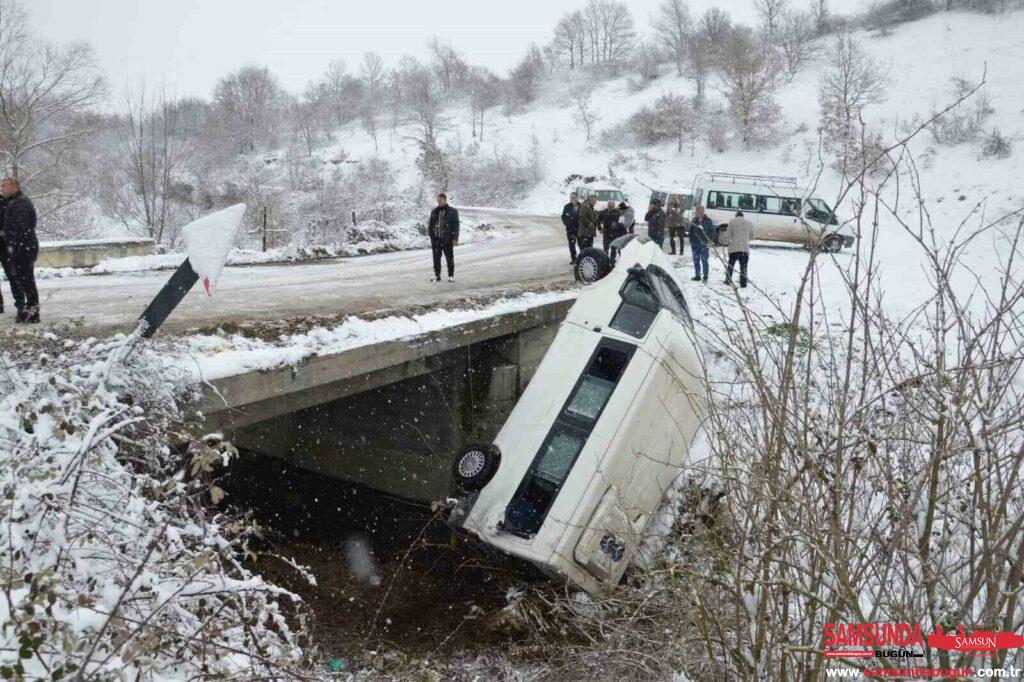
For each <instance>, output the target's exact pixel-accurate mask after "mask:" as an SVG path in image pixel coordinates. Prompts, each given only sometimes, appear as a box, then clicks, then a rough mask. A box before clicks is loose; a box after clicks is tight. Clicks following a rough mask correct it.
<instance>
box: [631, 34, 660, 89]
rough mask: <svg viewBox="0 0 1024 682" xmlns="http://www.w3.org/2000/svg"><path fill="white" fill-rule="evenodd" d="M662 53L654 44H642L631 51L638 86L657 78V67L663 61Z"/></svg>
mask: <svg viewBox="0 0 1024 682" xmlns="http://www.w3.org/2000/svg"><path fill="white" fill-rule="evenodd" d="M662 54H663V53H662V51H661V50H660V49H659V48H658V46H657V45H656V44H655V43H649V42H644V43H640V44H639V45H637V47H636V49H635V50H634V51H633V64H634V67H635V69H636V74H637V75H638V76H639V77H640V86H641V87H643V86H644V85H646V83H647V81H650V80H653V79H655V78H657V77H658V66H659V65H660V64H661V62H662V61H663V57H662Z"/></svg>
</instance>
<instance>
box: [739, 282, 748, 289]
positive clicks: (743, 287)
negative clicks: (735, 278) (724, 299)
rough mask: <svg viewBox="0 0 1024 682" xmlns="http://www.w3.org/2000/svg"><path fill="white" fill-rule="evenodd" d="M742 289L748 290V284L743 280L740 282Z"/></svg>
mask: <svg viewBox="0 0 1024 682" xmlns="http://www.w3.org/2000/svg"><path fill="white" fill-rule="evenodd" d="M740 288H741V289H746V288H747V283H746V282H744V281H743V280H740Z"/></svg>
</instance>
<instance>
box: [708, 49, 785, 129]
mask: <svg viewBox="0 0 1024 682" xmlns="http://www.w3.org/2000/svg"><path fill="white" fill-rule="evenodd" d="M721 72H722V84H723V92H724V94H725V98H726V101H727V102H728V105H729V109H730V112H731V113H732V118H733V123H734V124H735V126H736V131H737V132H738V133H739V135H740V139H741V140H742V141H743V144H744V146H746V147H755V146H761V145H763V144H765V143H766V142H768V141H770V140H771V139H772V138H773V137H774V133H775V128H776V125H777V123H778V121H779V119H780V116H781V114H780V110H779V105H778V104H777V103H776V102H775V93H776V90H777V89H778V85H779V76H780V64H779V59H778V57H777V56H776V53H775V51H774V50H772V49H770V48H769V47H768V46H766V45H764V44H763V43H761V42H760V41H759V40H758V39H757V37H756V36H755V35H754V34H753V33H752V32H751V31H750V30H749V29H736V30H735V31H733V33H732V35H731V36H730V38H729V40H727V41H726V43H725V45H724V47H723V49H722V54H721Z"/></svg>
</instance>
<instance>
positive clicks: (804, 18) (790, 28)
mask: <svg viewBox="0 0 1024 682" xmlns="http://www.w3.org/2000/svg"><path fill="white" fill-rule="evenodd" d="M773 42H774V43H775V44H776V45H777V46H778V48H779V53H780V54H781V55H782V59H783V63H784V66H785V69H786V75H787V76H788V77H789V80H790V81H792V80H793V78H794V77H795V76H796V74H797V73H798V72H799V71H800V69H802V68H803V67H804V65H805V64H807V62H809V61H811V60H813V59H814V58H815V57H817V56H818V55H819V54H821V44H820V43H819V41H818V37H817V32H816V30H815V28H814V19H813V18H812V17H811V15H810V14H806V13H804V12H787V13H786V14H784V15H783V16H782V18H781V19H780V20H779V28H778V31H777V32H776V34H775V37H774V39H773Z"/></svg>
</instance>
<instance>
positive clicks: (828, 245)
mask: <svg viewBox="0 0 1024 682" xmlns="http://www.w3.org/2000/svg"><path fill="white" fill-rule="evenodd" d="M822 246H824V247H825V250H826V251H828V252H829V253H839V252H840V251H842V250H843V239H842V237H839V236H838V235H832V236H831V237H828V238H827V239H826V240H825V243H824V244H823V245H822Z"/></svg>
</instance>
